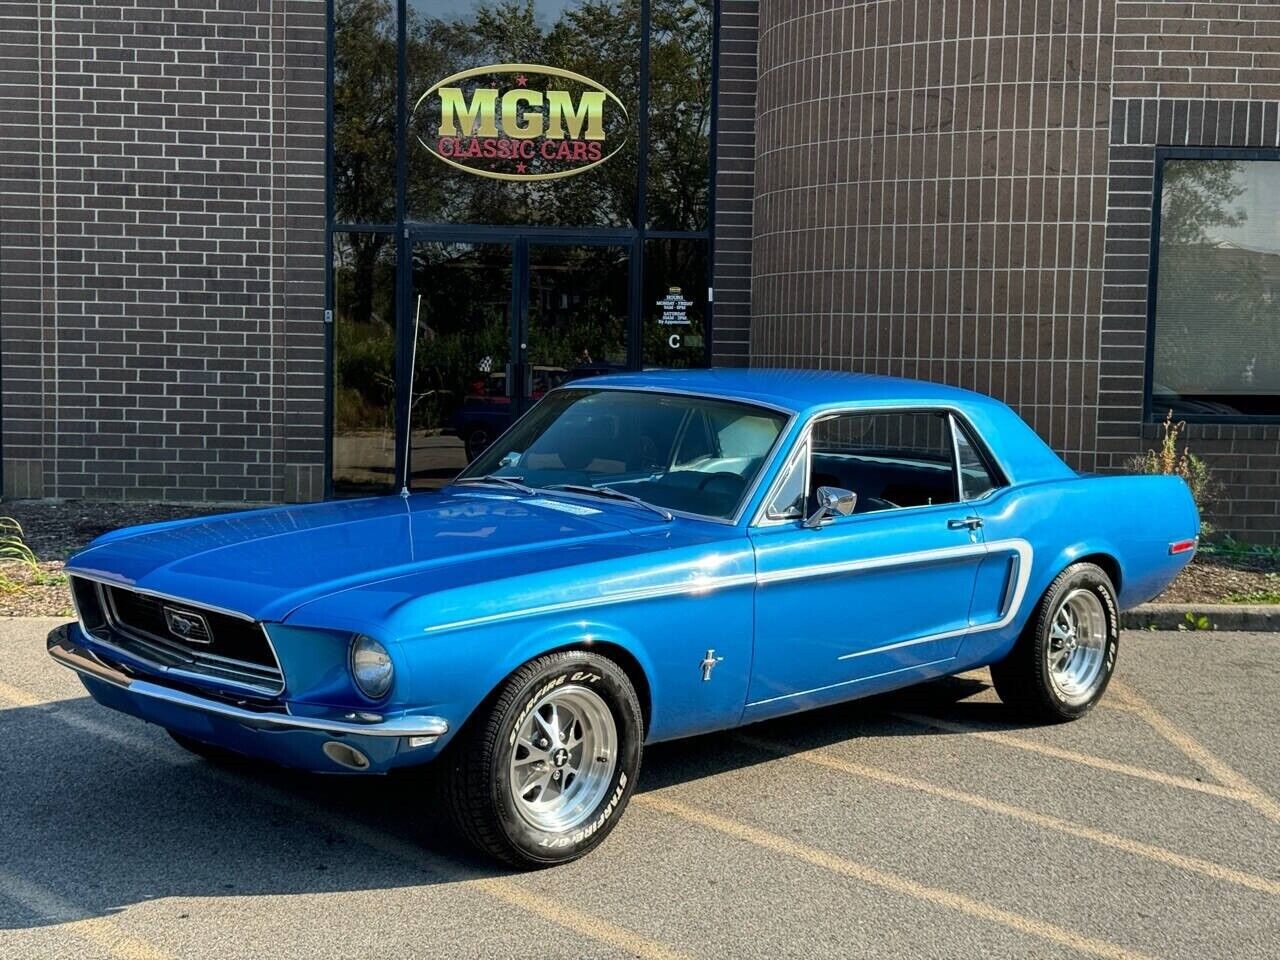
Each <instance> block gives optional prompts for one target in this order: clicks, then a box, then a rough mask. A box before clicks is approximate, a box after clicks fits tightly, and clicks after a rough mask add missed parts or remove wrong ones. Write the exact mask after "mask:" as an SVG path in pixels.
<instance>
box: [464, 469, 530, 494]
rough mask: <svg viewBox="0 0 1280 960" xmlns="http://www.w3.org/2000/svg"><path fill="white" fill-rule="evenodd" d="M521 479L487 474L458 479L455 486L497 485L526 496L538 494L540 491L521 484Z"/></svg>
mask: <svg viewBox="0 0 1280 960" xmlns="http://www.w3.org/2000/svg"><path fill="white" fill-rule="evenodd" d="M521 479H522V478H521V477H500V476H498V475H497V474H496V473H486V474H485V475H484V476H483V477H458V478H457V479H456V480H454V481H453V482H454V484H456V485H458V486H461V485H463V484H467V483H496V484H501V485H503V486H506V487H511V488H512V489H513V490H519V491H520V492H521V493H524V494H532V493H537V492H538V491H537V490H535V489H533V487H530V486H528V485H526V484H523V483H521V482H520V481H521Z"/></svg>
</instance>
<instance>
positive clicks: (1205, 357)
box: [1151, 159, 1280, 418]
mask: <svg viewBox="0 0 1280 960" xmlns="http://www.w3.org/2000/svg"><path fill="white" fill-rule="evenodd" d="M1158 243H1159V261H1158V280H1157V289H1156V306H1155V325H1154V337H1153V343H1152V372H1151V412H1152V415H1153V416H1155V417H1158V418H1162V417H1164V416H1165V415H1166V413H1167V412H1168V411H1170V410H1172V411H1173V413H1174V415H1175V416H1207V417H1214V416H1242V415H1243V416H1250V415H1270V416H1275V415H1280V336H1277V334H1278V333H1280V161H1274V160H1236V159H1221V160H1201V159H1170V160H1166V161H1165V163H1164V167H1163V191H1162V199H1161V208H1160V224H1159V240H1158Z"/></svg>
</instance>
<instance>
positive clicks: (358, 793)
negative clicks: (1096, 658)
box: [0, 677, 1013, 929]
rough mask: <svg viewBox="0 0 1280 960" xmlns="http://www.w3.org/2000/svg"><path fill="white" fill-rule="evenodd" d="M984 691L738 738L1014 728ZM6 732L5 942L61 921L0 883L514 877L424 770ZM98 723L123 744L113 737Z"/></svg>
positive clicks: (693, 754)
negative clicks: (321, 765)
mask: <svg viewBox="0 0 1280 960" xmlns="http://www.w3.org/2000/svg"><path fill="white" fill-rule="evenodd" d="M987 687H988V685H987V684H986V683H983V682H980V681H977V680H973V679H969V678H957V677H951V678H946V679H943V680H938V681H934V682H931V683H927V684H923V685H920V686H917V687H912V688H909V689H906V690H902V691H897V692H895V693H892V694H885V695H882V696H878V697H874V698H869V699H866V700H860V701H855V702H852V703H847V704H842V705H839V706H835V707H829V708H826V709H823V710H817V711H810V712H807V713H804V714H797V715H794V716H791V717H786V718H783V719H779V720H772V721H768V722H766V723H762V724H757V725H754V726H752V727H748V728H745V732H746V733H747V735H749V736H751V737H756V738H760V739H767V740H769V741H770V742H775V743H779V744H784V745H786V746H787V747H789V748H791V749H793V750H796V751H800V750H808V749H813V748H816V747H821V746H826V745H830V744H834V743H840V742H846V741H850V740H858V739H875V738H883V737H893V736H902V735H908V734H909V735H912V736H920V735H922V734H929V733H931V732H932V733H936V732H938V731H931V730H929V729H928V728H925V727H922V726H919V725H915V724H909V723H906V722H905V721H902V720H900V719H898V718H896V717H894V716H893V714H894V713H895V712H918V713H924V714H929V715H931V716H934V717H938V718H940V719H946V720H951V721H955V722H963V723H968V724H974V725H979V726H989V727H991V728H994V729H1010V728H1011V727H1012V726H1013V724H1012V723H1011V722H1010V717H1009V716H1008V714H1006V713H1005V711H1004V710H1003V709H1002V708H1001V707H1000V705H999V704H997V703H991V702H978V703H973V702H964V701H965V700H966V698H968V697H971V696H973V695H975V694H977V693H980V692H982V691H984V690H986V689H987ZM54 713H56V714H59V715H63V716H64V717H65V719H66V720H69V721H71V722H70V723H68V722H63V721H61V720H59V719H57V718H56V717H55V716H53V715H51V714H54ZM0 717H2V718H3V719H2V721H0V722H2V724H3V729H4V732H5V734H6V739H7V740H8V741H9V742H10V744H21V745H22V749H21V750H11V751H9V752H7V753H6V754H4V755H3V757H2V758H0V810H3V816H2V817H0V848H2V849H3V850H4V856H3V859H2V860H0V929H25V928H30V927H33V926H41V925H44V924H52V923H58V922H62V921H63V920H65V919H66V918H65V917H57V918H51V917H42V916H37V915H35V914H33V913H32V912H31V911H30V910H29V909H27V908H25V907H23V906H21V905H19V904H17V903H14V902H12V901H11V900H10V899H9V898H8V897H6V896H4V895H3V894H4V883H3V880H4V875H5V874H6V873H8V874H9V876H11V877H17V878H19V880H20V881H21V882H23V883H26V884H34V885H36V886H37V887H40V888H43V889H45V890H48V891H51V892H53V893H54V894H56V895H57V896H58V897H60V898H62V899H65V900H67V901H70V902H73V903H74V904H75V905H76V906H77V907H81V908H84V909H85V910H87V911H89V912H90V913H91V914H93V915H104V914H110V913H113V912H116V911H118V910H120V909H123V907H124V906H127V905H129V904H132V903H138V902H141V901H144V900H151V899H155V898H160V897H216V896H226V895H262V894H300V893H318V892H339V891H348V890H373V889H392V888H397V887H409V886H414V887H417V886H431V885H438V884H451V883H456V882H459V881H464V880H471V879H475V878H480V877H489V876H499V875H502V874H504V873H506V872H507V871H505V870H503V869H501V868H497V867H495V866H494V865H493V864H492V863H490V862H489V861H487V860H485V859H483V858H481V857H479V856H477V855H475V854H473V853H472V852H471V851H470V850H469V849H467V848H464V847H463V846H462V845H461V844H460V843H459V842H458V841H457V840H455V839H454V838H453V837H452V835H451V834H450V833H449V832H448V830H447V828H446V825H445V818H444V816H443V815H442V814H440V813H437V812H436V811H435V810H434V809H433V805H432V800H431V798H432V791H431V789H430V788H431V780H430V774H429V773H427V774H423V773H412V772H411V773H408V774H400V775H393V776H388V777H352V776H341V775H337V776H324V775H314V774H299V773H292V772H288V771H282V770H277V769H274V768H268V767H264V766H260V765H257V764H253V763H246V764H236V765H234V766H220V765H216V764H211V763H209V762H207V761H204V760H201V759H199V758H196V757H194V756H193V755H191V754H189V753H187V752H186V751H185V750H183V749H182V748H180V747H179V746H177V745H176V744H174V743H172V742H171V741H170V740H169V738H168V737H167V736H165V735H164V733H163V731H161V730H160V729H159V728H157V727H151V726H146V725H143V724H140V723H138V722H136V721H134V720H132V719H130V718H127V717H123V716H120V715H117V714H115V713H112V712H111V711H108V710H104V709H102V708H101V707H99V706H98V705H97V704H95V703H94V702H93V701H92V700H90V699H89V698H87V697H85V698H81V699H76V700H67V701H60V702H58V703H56V704H54V705H42V706H36V707H16V708H11V709H7V710H4V711H3V712H0ZM77 720H83V721H86V722H85V723H77V722H76V721H77ZM91 726H92V727H97V728H99V729H101V728H104V727H106V728H110V729H111V730H113V731H117V732H118V733H119V734H120V737H119V738H117V739H107V738H105V737H103V736H101V735H98V734H95V733H94V732H93V730H92V729H91ZM132 740H137V741H138V745H137V746H136V747H135V746H133V745H132V744H131V743H130V741H132ZM777 756H778V754H776V753H766V752H765V751H763V750H760V749H757V748H754V747H752V746H751V745H750V744H748V743H744V742H743V741H742V740H741V739H740V738H739V737H738V736H737V735H736V732H735V731H728V732H724V733H718V734H710V735H706V736H702V737H696V738H692V739H689V740H683V741H676V742H673V743H667V744H656V745H654V746H652V747H650V748H649V749H648V750H647V751H646V755H645V763H644V769H643V772H642V776H641V779H640V784H639V787H638V789H639V790H640V791H641V792H645V791H649V790H655V789H660V788H662V787H667V786H672V785H676V784H680V783H685V782H690V781H694V780H698V779H701V778H704V777H711V776H715V775H717V774H720V773H723V772H726V771H729V770H739V769H743V768H747V767H751V766H753V765H756V764H759V763H762V762H765V761H768V760H773V759H776V758H777ZM370 838H373V839H374V842H372V843H371V842H369V840H370Z"/></svg>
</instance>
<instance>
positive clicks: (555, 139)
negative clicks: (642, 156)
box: [404, 0, 640, 226]
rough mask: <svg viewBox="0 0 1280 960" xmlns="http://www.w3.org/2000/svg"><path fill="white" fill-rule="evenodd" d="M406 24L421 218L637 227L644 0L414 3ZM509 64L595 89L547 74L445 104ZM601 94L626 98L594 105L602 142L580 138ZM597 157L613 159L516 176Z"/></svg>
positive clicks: (411, 184) (511, 78)
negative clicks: (577, 153)
mask: <svg viewBox="0 0 1280 960" xmlns="http://www.w3.org/2000/svg"><path fill="white" fill-rule="evenodd" d="M407 15H408V21H407V27H406V29H407V59H408V77H407V78H406V87H405V91H404V95H405V98H406V100H405V103H406V109H407V110H408V112H409V115H410V121H409V141H410V142H409V152H408V156H407V162H408V183H407V204H408V212H409V216H410V218H411V219H415V220H425V221H432V222H446V223H494V224H501V223H524V224H555V225H560V226H587V225H601V226H621V225H629V224H632V223H634V220H635V207H636V183H637V178H636V157H637V151H638V143H637V136H638V124H637V123H636V117H637V113H638V110H639V99H640V98H639V92H638V85H637V81H638V78H639V66H640V3H639V0H536V2H535V0H523V2H514V3H513V2H505V3H499V2H493V0H471V2H466V0H456V2H450V3H440V2H438V0H409V4H408V8H407ZM503 64H530V65H543V66H546V67H550V68H552V69H553V70H556V71H567V72H571V73H574V74H578V75H581V76H582V77H585V78H587V80H588V81H590V83H583V82H580V81H578V80H575V79H573V78H571V77H565V76H561V75H554V74H552V75H548V74H546V73H544V72H541V71H536V70H524V71H515V72H511V71H490V72H482V73H480V74H478V75H474V76H469V77H465V78H461V79H459V80H457V81H454V82H451V83H449V84H448V85H446V86H445V87H444V88H443V90H444V93H442V90H441V89H440V88H439V84H440V82H441V81H443V80H445V79H447V78H449V77H452V76H453V75H454V74H457V73H459V72H462V71H467V70H472V69H476V68H483V67H492V66H496V65H503ZM601 90H604V91H607V92H608V93H609V94H612V95H613V96H616V98H617V101H614V100H613V99H612V97H604V98H603V102H600V103H597V104H593V106H598V107H599V109H600V110H601V112H602V115H603V116H602V120H601V125H600V129H599V131H597V133H599V134H601V135H600V136H588V135H587V131H586V130H585V129H581V128H579V129H576V131H575V128H577V127H578V126H579V124H582V125H583V126H586V120H585V117H584V116H583V113H584V112H585V111H586V109H587V105H586V104H585V103H584V99H583V98H584V95H586V96H587V97H588V99H589V98H591V97H593V96H596V95H598V94H599V93H600V91H601ZM557 98H560V99H559V101H558V102H557ZM557 105H558V106H559V107H560V110H559V112H558V113H557V111H556V107H557ZM557 116H559V117H561V118H562V121H561V122H560V123H558V124H557V120H556V117H557ZM442 141H444V142H442ZM575 142H576V143H578V144H580V145H581V146H580V148H579V149H580V150H581V151H584V155H583V156H582V157H580V158H579V159H577V160H572V161H566V160H557V161H555V163H556V164H559V166H554V165H553V167H548V166H547V164H548V163H550V162H551V161H548V159H547V158H548V156H549V155H554V154H555V153H556V151H557V148H561V149H566V150H568V153H569V154H570V155H571V156H572V154H573V150H572V149H571V148H572V147H573V146H574V143H575ZM619 145H620V146H619ZM588 148H589V149H590V150H593V151H599V155H600V156H609V159H608V160H606V161H604V162H601V163H599V164H598V165H596V166H594V167H592V168H591V169H588V170H586V171H585V172H581V173H576V174H574V175H571V176H561V177H558V178H555V179H542V180H534V181H526V180H523V179H518V178H523V177H527V176H531V175H542V174H547V173H549V172H553V170H554V171H561V170H563V169H564V168H565V167H564V165H565V164H566V163H568V164H570V165H572V164H578V165H585V163H587V162H590V159H589V158H588V157H587V156H586V155H585V151H586V150H587V149H588ZM469 150H474V151H475V153H474V154H472V153H469V152H468V151H469ZM521 151H524V153H527V154H528V155H527V156H526V155H524V153H522V152H521ZM615 151H616V152H615ZM442 157H447V158H449V159H453V160H454V161H455V163H459V164H460V165H461V166H464V167H467V168H468V169H465V170H463V169H458V167H457V166H453V165H451V164H450V163H448V162H446V161H445V160H444V159H442ZM513 178H514V179H513Z"/></svg>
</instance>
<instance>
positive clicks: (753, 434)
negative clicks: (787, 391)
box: [459, 388, 787, 520]
mask: <svg viewBox="0 0 1280 960" xmlns="http://www.w3.org/2000/svg"><path fill="white" fill-rule="evenodd" d="M786 422H787V417H786V415H785V414H783V413H779V412H777V411H775V410H769V409H766V408H764V407H757V406H752V405H751V404H746V403H737V402H733V401H728V400H715V399H711V398H708V397H693V396H685V395H682V394H674V393H658V392H654V391H648V390H612V389H604V390H602V389H594V390H593V389H590V388H565V389H561V390H556V391H554V392H553V393H550V394H548V395H547V396H546V398H545V399H543V400H542V401H541V402H540V403H539V404H538V405H537V406H536V407H534V409H533V410H532V411H531V412H530V413H529V415H528V416H527V417H524V418H523V419H522V420H520V421H519V423H517V424H516V425H515V427H513V428H512V429H511V430H510V431H509V432H508V433H506V434H505V435H503V436H502V437H501V438H500V439H499V440H498V441H497V442H496V443H494V444H493V445H492V446H490V447H489V449H487V450H486V451H485V452H484V453H482V454H481V455H480V456H479V457H478V458H476V460H475V462H474V463H472V464H471V466H469V467H468V468H467V469H466V470H464V471H463V472H462V474H461V475H460V476H459V480H466V479H468V478H471V479H478V478H482V477H493V478H495V479H496V478H500V477H505V478H511V479H518V480H519V482H521V483H523V484H525V485H527V486H530V487H538V488H543V489H547V488H553V487H559V486H563V485H572V486H575V487H593V488H596V489H602V488H606V487H607V488H610V489H611V490H612V491H616V492H618V493H626V494H630V495H631V496H633V497H638V498H639V499H641V500H643V501H645V502H646V503H649V504H653V505H654V506H657V507H662V508H665V509H667V510H675V511H679V512H681V513H690V514H696V515H699V516H705V517H715V518H717V519H722V520H727V519H731V518H732V517H733V516H734V515H735V514H736V513H737V512H738V509H739V507H740V506H741V504H742V502H743V500H745V499H746V496H747V492H748V491H749V490H750V489H751V485H752V483H753V481H754V480H755V478H756V476H757V475H758V474H759V472H760V470H761V468H762V467H763V466H764V462H765V459H766V458H767V457H768V456H769V453H770V451H771V450H772V449H773V447H774V444H775V443H776V442H777V440H778V435H779V434H780V433H781V432H782V428H783V426H784V425H785V424H786ZM618 502H622V501H621V500H619V501H618Z"/></svg>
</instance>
